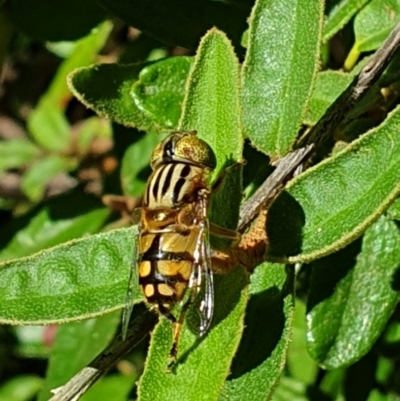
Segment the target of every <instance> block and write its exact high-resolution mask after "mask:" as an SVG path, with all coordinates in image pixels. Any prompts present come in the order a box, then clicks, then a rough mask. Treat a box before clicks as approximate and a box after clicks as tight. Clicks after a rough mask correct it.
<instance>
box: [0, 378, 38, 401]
mask: <svg viewBox="0 0 400 401" xmlns="http://www.w3.org/2000/svg"><path fill="white" fill-rule="evenodd" d="M42 382H43V379H41V378H40V377H38V376H25V375H24V376H16V377H14V378H13V379H10V380H8V381H7V382H5V383H4V384H3V385H2V386H1V387H0V401H30V400H32V399H33V398H34V397H35V395H36V394H37V393H38V391H39V390H40V388H41V387H42Z"/></svg>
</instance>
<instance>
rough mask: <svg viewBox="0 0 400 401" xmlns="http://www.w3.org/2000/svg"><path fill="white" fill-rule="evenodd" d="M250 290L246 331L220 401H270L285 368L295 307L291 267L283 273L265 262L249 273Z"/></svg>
mask: <svg viewBox="0 0 400 401" xmlns="http://www.w3.org/2000/svg"><path fill="white" fill-rule="evenodd" d="M249 289H250V300H249V302H248V305H247V309H246V315H245V316H246V317H245V322H244V325H245V330H244V333H243V337H242V340H241V342H240V345H239V349H238V352H237V354H236V356H235V359H234V360H233V363H232V367H231V374H230V376H229V378H228V380H227V382H226V383H225V387H224V388H223V390H222V394H221V397H220V398H219V399H220V400H221V401H222V400H260V401H261V400H269V399H270V397H271V395H272V393H273V392H274V390H275V388H276V386H277V385H278V382H279V379H280V376H281V373H282V370H283V368H284V366H285V360H286V351H287V347H288V344H289V342H290V336H291V326H292V318H293V307H294V271H293V268H292V267H288V271H287V272H285V266H284V265H280V264H272V263H264V264H262V265H260V266H258V267H257V268H256V270H255V272H254V273H253V274H252V276H251V283H250V288H249ZM226 338H229V337H226ZM225 341H226V340H225ZM222 346H223V345H222Z"/></svg>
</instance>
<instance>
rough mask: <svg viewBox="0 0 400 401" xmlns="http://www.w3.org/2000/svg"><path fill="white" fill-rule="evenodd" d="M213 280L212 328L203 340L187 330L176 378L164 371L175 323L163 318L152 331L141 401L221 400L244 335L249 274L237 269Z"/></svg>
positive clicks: (181, 347)
mask: <svg viewBox="0 0 400 401" xmlns="http://www.w3.org/2000/svg"><path fill="white" fill-rule="evenodd" d="M215 279H216V280H215V281H216V282H215V288H216V291H215V313H214V319H213V324H212V327H211V329H210V330H209V331H208V333H207V334H206V337H205V338H204V339H200V340H197V335H196V333H192V332H191V331H190V330H189V328H185V329H184V330H183V333H182V336H181V339H180V342H179V354H178V364H177V366H176V371H174V372H173V373H167V372H166V371H165V370H166V367H167V362H168V354H169V351H170V347H171V340H172V336H171V335H172V329H171V324H170V322H168V321H167V320H166V319H162V321H161V323H160V324H159V325H158V326H157V327H156V329H155V330H154V331H153V334H152V341H151V345H150V349H149V355H148V359H147V363H146V367H145V371H144V373H143V376H142V378H141V380H140V383H139V389H138V394H139V398H138V399H139V400H140V401H147V400H151V401H158V400H159V401H169V400H171V401H172V400H185V401H202V400H204V401H211V400H217V399H218V395H219V393H220V391H221V387H222V385H223V383H224V380H225V378H226V376H227V375H228V372H229V367H230V363H231V360H232V358H233V355H234V353H235V351H236V348H237V346H238V343H239V340H240V336H241V332H242V330H243V313H244V309H245V306H246V302H247V289H246V284H247V275H246V273H245V272H244V270H243V269H242V268H236V269H233V270H232V271H231V272H230V273H229V274H226V275H224V276H218V277H215ZM193 312H194V313H196V311H193ZM187 320H189V319H187ZM185 326H186V325H185ZM196 340H197V341H196Z"/></svg>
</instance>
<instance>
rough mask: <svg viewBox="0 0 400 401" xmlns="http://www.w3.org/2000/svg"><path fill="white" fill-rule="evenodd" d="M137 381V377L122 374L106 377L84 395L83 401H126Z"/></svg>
mask: <svg viewBox="0 0 400 401" xmlns="http://www.w3.org/2000/svg"><path fill="white" fill-rule="evenodd" d="M136 380H137V377H132V376H123V375H122V374H119V375H115V374H113V375H110V376H107V377H104V378H103V379H100V380H99V381H98V382H97V383H96V384H95V385H94V386H93V387H92V388H91V389H90V390H89V391H88V392H87V393H85V394H84V395H83V397H82V398H81V401H110V400H112V401H126V400H128V399H129V393H130V392H131V389H132V387H133V386H134V384H135V381H136Z"/></svg>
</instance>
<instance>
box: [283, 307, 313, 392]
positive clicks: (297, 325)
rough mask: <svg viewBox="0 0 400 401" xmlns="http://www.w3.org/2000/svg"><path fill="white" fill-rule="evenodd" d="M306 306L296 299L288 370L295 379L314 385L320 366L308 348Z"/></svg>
mask: <svg viewBox="0 0 400 401" xmlns="http://www.w3.org/2000/svg"><path fill="white" fill-rule="evenodd" d="M305 315H306V306H305V305H304V303H303V302H302V301H300V300H299V299H296V308H295V312H294V319H293V328H292V331H293V333H292V338H291V341H290V344H289V349H288V353H287V354H288V355H287V371H288V372H289V374H290V377H292V378H293V379H295V380H298V381H299V382H301V383H307V384H309V385H312V384H313V383H314V381H315V379H316V375H317V373H318V366H317V364H316V363H315V361H314V360H313V359H312V358H311V356H310V354H309V353H308V350H307V342H306V330H307V326H306V319H305Z"/></svg>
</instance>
